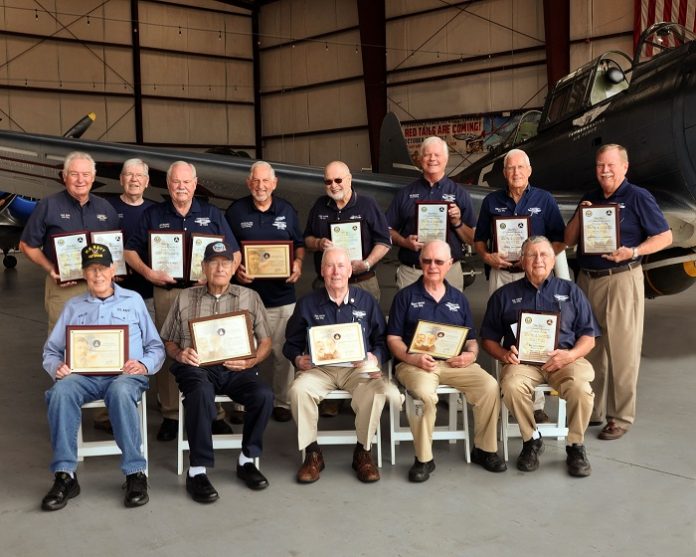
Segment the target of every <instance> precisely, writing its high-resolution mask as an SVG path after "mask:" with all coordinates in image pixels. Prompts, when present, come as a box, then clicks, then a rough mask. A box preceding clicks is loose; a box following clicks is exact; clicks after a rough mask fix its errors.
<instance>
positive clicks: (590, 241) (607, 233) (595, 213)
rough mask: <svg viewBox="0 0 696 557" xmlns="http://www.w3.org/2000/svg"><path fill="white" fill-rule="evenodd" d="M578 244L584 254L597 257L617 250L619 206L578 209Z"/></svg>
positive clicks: (618, 241)
mask: <svg viewBox="0 0 696 557" xmlns="http://www.w3.org/2000/svg"><path fill="white" fill-rule="evenodd" d="M580 242H581V244H582V251H583V253H586V254H592V255H599V254H602V253H611V252H613V251H616V250H617V249H619V246H620V245H621V243H620V237H619V206H618V205H592V206H591V207H580Z"/></svg>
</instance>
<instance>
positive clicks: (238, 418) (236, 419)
mask: <svg viewBox="0 0 696 557" xmlns="http://www.w3.org/2000/svg"><path fill="white" fill-rule="evenodd" d="M229 420H230V422H232V423H233V424H236V425H242V424H243V423H244V412H243V411H242V410H233V411H232V412H230V413H229Z"/></svg>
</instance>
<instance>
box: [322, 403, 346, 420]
mask: <svg viewBox="0 0 696 557" xmlns="http://www.w3.org/2000/svg"><path fill="white" fill-rule="evenodd" d="M340 409H341V401H340V400H335V399H328V400H322V401H321V402H320V403H319V415H320V416H321V417H322V418H335V417H336V416H338V411H339V410H340Z"/></svg>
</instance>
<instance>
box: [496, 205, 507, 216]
mask: <svg viewBox="0 0 696 557" xmlns="http://www.w3.org/2000/svg"><path fill="white" fill-rule="evenodd" d="M493 210H494V211H495V212H496V213H501V214H502V213H506V212H507V207H494V208H493Z"/></svg>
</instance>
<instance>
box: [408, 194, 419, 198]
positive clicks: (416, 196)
mask: <svg viewBox="0 0 696 557" xmlns="http://www.w3.org/2000/svg"><path fill="white" fill-rule="evenodd" d="M408 198H409V199H420V193H411V194H409V196H408Z"/></svg>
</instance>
